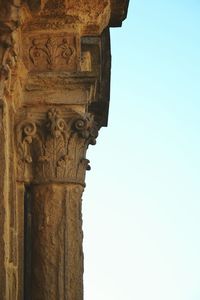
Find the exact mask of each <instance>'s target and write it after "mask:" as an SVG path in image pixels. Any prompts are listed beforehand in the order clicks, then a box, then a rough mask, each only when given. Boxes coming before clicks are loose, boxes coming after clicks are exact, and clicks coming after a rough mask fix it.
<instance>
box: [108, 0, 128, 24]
mask: <svg viewBox="0 0 200 300" xmlns="http://www.w3.org/2000/svg"><path fill="white" fill-rule="evenodd" d="M128 6H129V0H111V18H110V23H109V26H110V27H120V26H122V22H123V21H124V20H125V19H126V17H127V13H128Z"/></svg>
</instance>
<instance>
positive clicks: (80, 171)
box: [16, 107, 98, 185]
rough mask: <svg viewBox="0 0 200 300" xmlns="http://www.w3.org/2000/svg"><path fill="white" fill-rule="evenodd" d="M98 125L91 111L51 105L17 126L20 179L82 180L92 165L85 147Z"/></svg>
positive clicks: (61, 181) (43, 180)
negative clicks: (80, 112) (83, 112)
mask: <svg viewBox="0 0 200 300" xmlns="http://www.w3.org/2000/svg"><path fill="white" fill-rule="evenodd" d="M97 135H98V126H97V124H96V122H95V121H94V120H93V117H92V116H91V115H90V114H84V115H80V114H78V113H77V112H75V111H72V110H67V109H65V110H64V111H63V110H62V112H61V111H60V110H59V109H57V108H56V107H51V108H49V109H48V110H47V111H44V112H42V113H39V114H38V113H37V112H35V113H34V112H32V113H31V114H30V113H29V117H28V118H25V119H23V120H22V121H20V122H19V123H18V124H17V126H16V137H17V139H16V140H17V179H18V181H22V182H26V183H27V182H32V183H37V184H41V183H49V182H57V183H58V182H60V183H80V184H82V185H84V178H85V171H86V170H87V169H89V166H88V163H89V161H88V160H87V159H86V157H85V155H86V150H87V147H88V145H89V144H93V145H94V144H95V139H96V137H97Z"/></svg>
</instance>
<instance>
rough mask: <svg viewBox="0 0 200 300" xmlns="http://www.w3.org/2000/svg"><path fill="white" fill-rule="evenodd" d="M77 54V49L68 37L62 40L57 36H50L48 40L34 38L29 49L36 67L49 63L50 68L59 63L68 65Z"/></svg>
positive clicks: (30, 56) (31, 59)
mask: <svg viewBox="0 0 200 300" xmlns="http://www.w3.org/2000/svg"><path fill="white" fill-rule="evenodd" d="M74 55H75V49H74V47H72V46H71V45H70V44H69V42H68V40H67V38H63V39H62V40H61V41H60V42H59V41H58V39H56V38H51V37H48V38H47V39H46V40H41V39H37V38H33V40H32V45H31V46H30V49H29V58H30V61H31V62H32V64H33V65H34V66H36V67H38V66H40V65H41V64H42V65H47V68H48V69H53V68H55V66H56V65H57V63H59V62H60V63H61V64H62V63H64V64H65V65H68V64H70V63H71V61H72V59H73V57H74Z"/></svg>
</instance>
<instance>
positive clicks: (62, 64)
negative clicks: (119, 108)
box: [0, 0, 128, 300]
mask: <svg viewBox="0 0 200 300" xmlns="http://www.w3.org/2000/svg"><path fill="white" fill-rule="evenodd" d="M127 8H128V1H127V0H119V1H116V0H80V1H76V0H1V1H0V165H1V169H0V270H1V272H0V300H29V299H31V300H57V299H59V300H66V299H67V300H83V252H82V238H83V234H82V216H81V204H82V199H81V197H82V193H83V190H84V187H85V173H86V170H89V169H90V166H89V160H88V159H87V158H86V152H87V148H88V146H89V145H91V144H92V145H94V144H95V143H96V138H97V136H98V131H99V130H100V128H101V127H102V126H107V119H108V109H109V98H110V69H111V53H110V33H109V27H110V26H121V23H122V21H123V19H124V18H125V17H126V14H127Z"/></svg>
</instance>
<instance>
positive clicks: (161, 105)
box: [83, 0, 200, 300]
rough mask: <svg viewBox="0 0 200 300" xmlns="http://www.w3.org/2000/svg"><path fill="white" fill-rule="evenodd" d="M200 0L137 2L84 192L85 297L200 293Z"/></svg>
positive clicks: (196, 297)
mask: <svg viewBox="0 0 200 300" xmlns="http://www.w3.org/2000/svg"><path fill="white" fill-rule="evenodd" d="M199 31H200V1H199V0H157V1H156V0H151V1H150V0H131V1H130V7H129V13H128V18H127V20H126V21H125V22H124V24H123V27H122V28H120V29H117V28H116V29H112V30H111V37H112V85H111V104H110V115H109V126H108V128H103V129H102V130H101V132H100V136H99V138H98V142H97V145H96V146H95V147H90V150H89V152H88V158H89V159H90V161H91V166H92V170H91V171H90V172H89V173H88V174H87V181H86V182H87V188H86V191H85V193H84V196H83V220H84V252H85V276H84V280H85V300H200V33H199Z"/></svg>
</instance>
